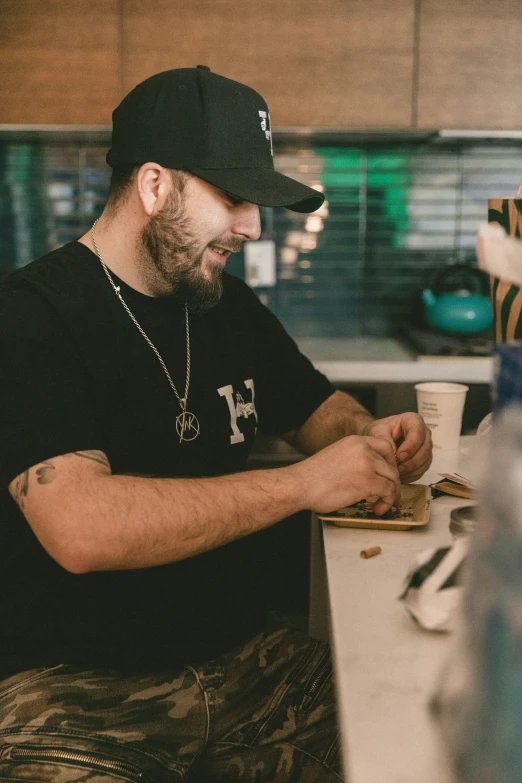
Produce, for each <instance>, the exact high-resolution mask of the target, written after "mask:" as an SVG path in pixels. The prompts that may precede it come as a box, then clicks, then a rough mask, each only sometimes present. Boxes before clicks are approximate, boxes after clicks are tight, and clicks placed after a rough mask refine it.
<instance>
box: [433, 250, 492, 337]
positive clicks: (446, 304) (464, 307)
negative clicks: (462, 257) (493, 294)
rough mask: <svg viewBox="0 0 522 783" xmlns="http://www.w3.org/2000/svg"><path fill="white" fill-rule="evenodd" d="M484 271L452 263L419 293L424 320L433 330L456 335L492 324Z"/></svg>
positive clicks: (485, 327)
mask: <svg viewBox="0 0 522 783" xmlns="http://www.w3.org/2000/svg"><path fill="white" fill-rule="evenodd" d="M484 287H485V277H484V274H483V273H482V272H481V271H480V270H479V269H476V268H475V267H472V266H470V265H469V264H452V265H451V266H448V267H445V268H444V269H443V270H442V271H441V272H440V273H439V274H438V275H437V277H436V279H435V281H434V283H433V285H432V287H431V288H425V289H424V290H423V292H422V301H423V302H424V306H425V313H426V320H427V322H428V324H429V325H430V326H431V327H433V328H434V329H440V330H441V331H443V332H455V333H458V334H478V333H480V332H485V331H486V329H489V327H490V326H491V324H492V323H493V311H492V307H491V301H490V298H489V296H485V295H484V294H483V293H482V291H483V289H484Z"/></svg>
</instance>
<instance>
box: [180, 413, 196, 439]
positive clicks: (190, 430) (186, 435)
mask: <svg viewBox="0 0 522 783" xmlns="http://www.w3.org/2000/svg"><path fill="white" fill-rule="evenodd" d="M176 432H177V433H178V435H179V442H180V443H181V441H182V440H194V439H195V438H197V437H198V435H199V421H198V420H197V417H196V416H195V415H194V414H193V413H190V411H187V410H183V412H182V413H180V414H179V416H177V417H176Z"/></svg>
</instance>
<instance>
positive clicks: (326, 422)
mask: <svg viewBox="0 0 522 783" xmlns="http://www.w3.org/2000/svg"><path fill="white" fill-rule="evenodd" d="M374 421H375V419H374V417H373V416H372V415H371V414H370V413H368V411H367V410H366V408H363V406H362V405H360V404H359V403H358V402H357V400H355V399H354V398H353V397H351V396H350V395H349V394H346V393H345V392H342V391H335V392H334V393H333V394H332V395H331V396H330V397H328V398H327V399H326V400H325V401H324V402H323V403H322V404H321V405H320V406H319V407H318V408H317V410H315V411H314V413H312V415H311V416H310V417H309V418H308V419H307V420H306V421H305V423H304V424H303V425H302V426H301V427H300V428H299V429H298V430H292V431H291V432H286V433H285V434H284V435H283V438H284V439H285V440H286V441H287V442H288V443H290V445H292V446H294V447H295V448H296V449H299V451H300V452H301V454H306V455H310V454H316V453H317V452H318V451H320V450H321V449H324V447H325V446H329V445H330V444H331V443H335V442H336V441H338V440H339V439H340V438H344V437H346V436H347V435H360V434H362V431H363V429H364V427H366V426H367V425H368V424H371V423H372V422H374Z"/></svg>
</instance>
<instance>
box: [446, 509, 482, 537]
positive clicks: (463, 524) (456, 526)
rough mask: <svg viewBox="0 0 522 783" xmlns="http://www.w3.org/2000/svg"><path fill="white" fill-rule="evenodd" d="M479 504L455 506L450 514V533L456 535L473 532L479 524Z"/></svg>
mask: <svg viewBox="0 0 522 783" xmlns="http://www.w3.org/2000/svg"><path fill="white" fill-rule="evenodd" d="M477 516H478V506H476V505H475V506H462V507H461V508H454V509H453V511H452V512H451V514H450V524H449V529H450V533H451V534H452V535H454V536H467V535H469V534H470V533H473V531H474V530H475V526H476V524H477Z"/></svg>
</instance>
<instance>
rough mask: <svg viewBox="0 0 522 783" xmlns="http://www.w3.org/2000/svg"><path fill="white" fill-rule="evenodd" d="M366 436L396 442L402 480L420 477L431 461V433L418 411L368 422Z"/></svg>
mask: <svg viewBox="0 0 522 783" xmlns="http://www.w3.org/2000/svg"><path fill="white" fill-rule="evenodd" d="M362 434H363V435H372V436H373V437H375V438H385V439H387V440H388V441H391V442H393V443H394V444H395V446H396V449H397V465H398V468H399V473H400V476H401V483H403V484H409V483H410V482H411V481H416V480H417V479H419V478H420V477H421V476H422V475H423V474H424V473H425V472H426V471H427V470H428V468H429V466H430V465H431V460H432V445H431V432H430V430H429V429H428V427H426V425H425V423H424V420H423V418H422V416H419V414H418V413H399V414H397V415H396V416H388V417H387V418H385V419H377V421H373V422H370V423H369V424H367V425H365V427H364V431H363V433H362Z"/></svg>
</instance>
